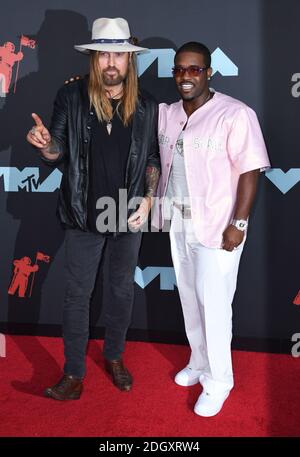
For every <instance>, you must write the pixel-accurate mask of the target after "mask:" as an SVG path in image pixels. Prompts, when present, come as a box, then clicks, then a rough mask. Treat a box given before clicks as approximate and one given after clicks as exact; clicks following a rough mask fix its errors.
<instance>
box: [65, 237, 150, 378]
mask: <svg viewBox="0 0 300 457" xmlns="http://www.w3.org/2000/svg"><path fill="white" fill-rule="evenodd" d="M141 237H142V233H141V232H137V233H131V232H127V233H122V234H120V235H118V236H116V237H113V236H111V237H105V236H103V235H101V234H98V233H93V232H83V231H82V230H77V229H67V230H66V274H67V278H66V279H67V286H66V293H65V300H64V307H63V338H64V350H65V366H64V373H65V374H69V375H73V376H76V377H79V378H83V377H84V374H85V355H86V346H87V343H88V338H89V314H90V313H89V308H90V306H89V305H90V298H91V294H92V292H93V289H94V285H95V279H96V274H97V270H98V267H99V263H100V261H101V258H102V255H103V251H104V246H105V243H107V254H108V255H109V303H108V304H107V305H108V306H107V307H106V312H105V316H104V324H105V328H106V332H105V339H104V349H103V354H104V357H105V358H106V359H108V360H113V359H118V358H120V356H121V354H122V352H123V351H124V346H125V339H126V333H127V330H128V327H129V325H130V321H131V314H132V306H133V298H134V273H135V268H136V265H137V261H138V253H139V248H140V244H141Z"/></svg>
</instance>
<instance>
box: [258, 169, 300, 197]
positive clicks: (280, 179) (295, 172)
mask: <svg viewBox="0 0 300 457" xmlns="http://www.w3.org/2000/svg"><path fill="white" fill-rule="evenodd" d="M265 176H266V178H268V179H269V180H270V181H271V182H272V183H273V184H274V186H276V187H277V188H278V189H279V190H280V191H281V192H282V193H283V194H286V193H287V192H288V191H289V190H291V189H292V188H293V187H294V186H295V185H296V184H297V183H298V182H299V181H300V168H290V169H289V170H288V171H287V172H286V173H285V172H284V171H282V170H281V168H271V169H270V170H267V171H266V172H265Z"/></svg>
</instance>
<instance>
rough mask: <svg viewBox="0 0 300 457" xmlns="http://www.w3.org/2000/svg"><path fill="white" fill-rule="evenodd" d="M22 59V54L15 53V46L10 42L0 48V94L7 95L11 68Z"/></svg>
mask: <svg viewBox="0 0 300 457" xmlns="http://www.w3.org/2000/svg"><path fill="white" fill-rule="evenodd" d="M22 59H23V52H21V51H19V52H17V53H15V45H14V44H13V43H11V42H10V41H7V42H6V43H4V46H0V81H1V79H2V92H3V93H4V94H8V92H9V87H10V83H11V77H12V68H13V66H14V64H15V63H16V62H20V60H22Z"/></svg>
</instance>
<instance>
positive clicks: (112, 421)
mask: <svg viewBox="0 0 300 457" xmlns="http://www.w3.org/2000/svg"><path fill="white" fill-rule="evenodd" d="M6 341H7V355H6V358H0V404H1V421H0V436H102V437H105V436H129V437H132V436H174V437H180V436H188V437H190V436H191V437H194V436H198V437H201V436H207V437H208V436H209V437H213V436H260V437H261V436H300V389H299V379H300V360H299V359H295V358H293V357H291V356H288V355H274V354H261V353H249V352H234V354H233V361H234V368H235V373H236V376H235V380H236V386H235V388H234V390H233V391H232V393H231V395H230V397H229V398H228V400H227V401H226V402H225V405H224V408H223V410H222V411H221V413H220V414H219V415H218V416H215V417H213V418H202V417H199V416H196V415H195V414H194V413H193V406H194V403H195V402H196V400H197V397H198V395H199V393H200V391H201V387H200V385H199V386H198V385H197V386H193V387H189V388H185V387H179V386H177V385H176V384H174V382H173V381H172V378H173V376H174V374H175V373H176V371H177V370H179V369H181V368H182V367H183V366H184V365H185V363H186V361H187V357H188V348H187V347H186V346H175V345H166V344H152V343H132V342H129V343H127V348H126V356H125V360H126V364H127V366H128V368H129V369H130V371H131V372H132V374H133V376H134V380H135V384H134V388H133V390H132V391H131V392H119V391H118V390H117V389H116V388H115V387H114V386H113V385H112V384H111V382H110V380H109V379H108V377H107V375H106V374H105V372H104V371H103V361H102V356H101V352H100V351H101V348H102V341H100V342H99V341H91V342H90V345H89V350H88V356H87V377H86V379H85V390H84V394H83V396H82V398H81V399H80V400H79V401H70V402H57V401H54V400H51V399H46V398H44V397H43V396H42V392H43V388H44V387H46V386H48V385H51V384H52V383H54V382H56V381H57V380H58V378H59V376H60V374H61V367H62V364H63V347H62V340H61V339H59V338H45V337H29V336H27V337H22V336H7V337H6Z"/></svg>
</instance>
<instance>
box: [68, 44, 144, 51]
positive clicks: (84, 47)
mask: <svg viewBox="0 0 300 457" xmlns="http://www.w3.org/2000/svg"><path fill="white" fill-rule="evenodd" d="M74 48H75V49H76V51H79V52H82V53H83V54H90V52H91V51H106V52H145V51H149V49H148V48H141V47H140V46H135V45H133V44H130V43H124V44H123V43H122V44H120V43H90V44H79V45H76V46H74Z"/></svg>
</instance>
